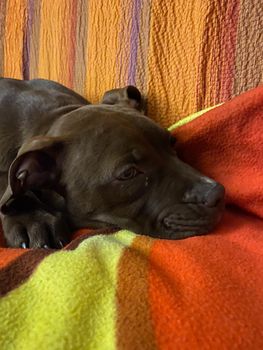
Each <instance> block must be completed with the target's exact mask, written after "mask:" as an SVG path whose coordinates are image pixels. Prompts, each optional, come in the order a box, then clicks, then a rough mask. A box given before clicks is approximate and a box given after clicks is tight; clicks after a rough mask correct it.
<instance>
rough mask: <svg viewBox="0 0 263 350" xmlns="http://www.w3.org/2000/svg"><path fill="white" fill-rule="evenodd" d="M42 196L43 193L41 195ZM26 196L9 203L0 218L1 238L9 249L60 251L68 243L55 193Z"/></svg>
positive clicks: (59, 201) (60, 205)
mask: <svg viewBox="0 0 263 350" xmlns="http://www.w3.org/2000/svg"><path fill="white" fill-rule="evenodd" d="M42 192H45V191H42ZM47 192H48V193H38V196H36V195H35V194H34V193H33V192H31V193H30V192H29V193H27V194H25V195H24V196H22V197H21V198H18V199H16V200H14V202H11V203H10V205H9V207H8V212H7V213H5V210H3V211H4V214H2V216H1V219H2V225H3V230H4V236H5V239H6V241H7V244H8V246H9V247H14V248H18V247H22V248H62V247H63V246H64V245H65V244H66V243H67V242H68V239H69V233H70V230H69V225H68V223H67V220H66V213H65V211H64V210H63V209H62V207H63V204H62V202H63V199H62V197H60V196H59V195H58V194H56V193H51V192H50V191H47Z"/></svg>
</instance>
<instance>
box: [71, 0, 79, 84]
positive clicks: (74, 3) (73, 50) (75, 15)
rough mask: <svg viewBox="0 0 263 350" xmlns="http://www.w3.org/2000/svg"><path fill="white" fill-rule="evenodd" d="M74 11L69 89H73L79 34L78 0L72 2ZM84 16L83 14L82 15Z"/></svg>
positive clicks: (72, 16) (72, 12)
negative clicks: (77, 34)
mask: <svg viewBox="0 0 263 350" xmlns="http://www.w3.org/2000/svg"><path fill="white" fill-rule="evenodd" d="M71 4H72V11H71V19H70V29H69V54H68V55H69V63H68V70H69V72H68V87H69V88H71V89H72V88H73V82H74V74H75V59H76V33H77V10H78V0H72V2H71ZM80 15H81V16H82V14H80Z"/></svg>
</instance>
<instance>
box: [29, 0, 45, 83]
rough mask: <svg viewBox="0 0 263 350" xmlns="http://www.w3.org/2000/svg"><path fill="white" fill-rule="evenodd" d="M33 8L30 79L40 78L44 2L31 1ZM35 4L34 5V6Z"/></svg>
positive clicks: (30, 37) (30, 40) (30, 34)
mask: <svg viewBox="0 0 263 350" xmlns="http://www.w3.org/2000/svg"><path fill="white" fill-rule="evenodd" d="M31 1H32V7H33V8H34V10H33V11H32V24H31V31H30V33H29V39H28V40H29V47H30V51H29V54H30V56H29V62H30V65H29V77H30V79H32V78H37V77H38V68H39V45H40V43H39V42H40V25H41V1H42V0H31ZM33 4H34V5H33Z"/></svg>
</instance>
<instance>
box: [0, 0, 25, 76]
mask: <svg viewBox="0 0 263 350" xmlns="http://www.w3.org/2000/svg"><path fill="white" fill-rule="evenodd" d="M26 6H27V0H7V5H6V17H5V18H6V22H5V42H4V51H5V55H4V76H5V77H11V78H17V79H21V78H22V76H23V74H22V59H23V28H24V25H25V21H26V14H27V11H26Z"/></svg>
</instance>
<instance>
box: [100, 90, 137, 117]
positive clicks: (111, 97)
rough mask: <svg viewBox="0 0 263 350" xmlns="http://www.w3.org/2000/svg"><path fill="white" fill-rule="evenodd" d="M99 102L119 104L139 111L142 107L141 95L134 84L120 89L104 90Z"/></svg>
mask: <svg viewBox="0 0 263 350" xmlns="http://www.w3.org/2000/svg"><path fill="white" fill-rule="evenodd" d="M101 103H102V104H107V105H115V104H119V105H123V106H126V107H131V108H135V109H137V110H139V111H140V110H141V109H142V95H141V93H140V91H139V90H138V89H137V88H136V87H135V86H132V85H129V86H126V87H124V88H121V89H113V90H109V91H106V92H105V94H104V96H103V98H102V101H101Z"/></svg>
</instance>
